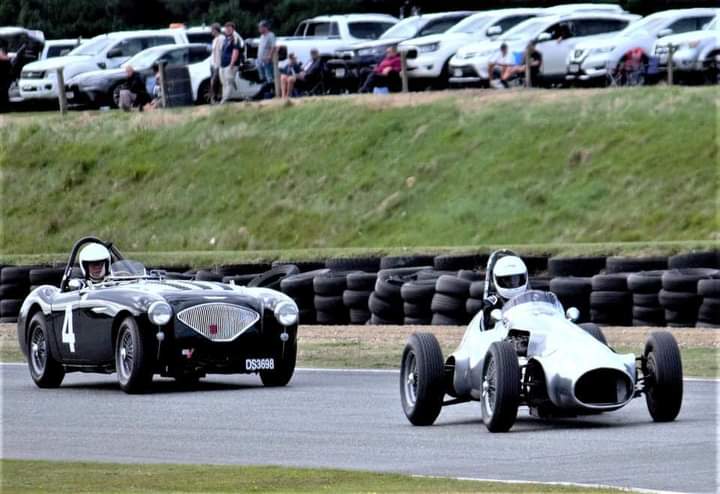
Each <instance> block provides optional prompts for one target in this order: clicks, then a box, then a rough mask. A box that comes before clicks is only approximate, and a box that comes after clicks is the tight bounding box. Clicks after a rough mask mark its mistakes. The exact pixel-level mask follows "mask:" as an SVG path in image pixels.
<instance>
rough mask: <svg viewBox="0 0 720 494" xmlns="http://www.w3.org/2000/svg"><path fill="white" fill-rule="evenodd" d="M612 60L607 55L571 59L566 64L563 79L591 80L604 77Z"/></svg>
mask: <svg viewBox="0 0 720 494" xmlns="http://www.w3.org/2000/svg"><path fill="white" fill-rule="evenodd" d="M611 65H612V61H611V59H610V58H608V57H607V56H588V57H586V58H584V59H582V60H573V59H571V60H570V61H569V62H568V64H567V73H566V75H565V79H566V80H568V81H592V80H597V79H599V78H605V77H607V75H608V66H611Z"/></svg>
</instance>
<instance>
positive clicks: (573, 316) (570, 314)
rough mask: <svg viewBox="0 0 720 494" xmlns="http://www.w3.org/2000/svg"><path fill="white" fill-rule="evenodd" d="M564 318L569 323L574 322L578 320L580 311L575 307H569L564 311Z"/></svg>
mask: <svg viewBox="0 0 720 494" xmlns="http://www.w3.org/2000/svg"><path fill="white" fill-rule="evenodd" d="M565 317H567V318H568V320H569V321H572V322H575V321H577V320H578V319H580V311H579V310H578V308H577V307H570V308H569V309H568V310H567V311H565Z"/></svg>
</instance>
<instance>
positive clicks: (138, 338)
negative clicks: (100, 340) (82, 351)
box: [115, 317, 153, 394]
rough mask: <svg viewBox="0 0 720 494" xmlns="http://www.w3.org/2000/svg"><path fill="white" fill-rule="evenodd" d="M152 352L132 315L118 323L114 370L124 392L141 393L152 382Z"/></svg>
mask: <svg viewBox="0 0 720 494" xmlns="http://www.w3.org/2000/svg"><path fill="white" fill-rule="evenodd" d="M151 358H152V352H151V351H150V348H148V344H147V340H146V339H145V338H143V335H142V334H141V333H140V328H138V325H137V322H136V321H135V319H134V318H132V317H127V318H125V319H124V320H123V321H122V322H121V323H120V329H119V330H118V333H117V340H116V344H115V370H116V372H117V375H118V382H119V383H120V388H121V389H122V390H123V391H125V392H126V393H130V394H134V393H143V392H145V391H146V390H147V388H148V387H149V386H150V383H151V382H152V377H153V369H152V361H151Z"/></svg>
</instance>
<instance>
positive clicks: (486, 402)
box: [480, 341, 521, 432]
mask: <svg viewBox="0 0 720 494" xmlns="http://www.w3.org/2000/svg"><path fill="white" fill-rule="evenodd" d="M520 381H521V374H520V364H519V363H518V356H517V352H516V351H515V347H514V346H513V345H512V343H510V342H509V341H496V342H495V343H493V344H492V345H490V349H489V350H488V352H487V354H486V355H485V362H484V364H483V380H482V396H481V398H480V404H481V405H482V413H483V422H484V423H485V427H487V429H488V430H489V431H490V432H507V431H509V430H510V428H511V427H512V426H513V424H514V423H515V419H516V418H517V412H518V407H519V406H520Z"/></svg>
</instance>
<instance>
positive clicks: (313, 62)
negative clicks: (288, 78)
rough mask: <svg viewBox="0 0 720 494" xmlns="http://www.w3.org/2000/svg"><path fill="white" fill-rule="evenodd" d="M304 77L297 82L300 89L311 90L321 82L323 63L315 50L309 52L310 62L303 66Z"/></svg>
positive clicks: (323, 70)
mask: <svg viewBox="0 0 720 494" xmlns="http://www.w3.org/2000/svg"><path fill="white" fill-rule="evenodd" d="M303 72H304V77H303V78H302V79H300V80H299V82H300V83H299V84H298V86H299V87H301V88H302V89H312V88H313V87H314V86H316V85H317V84H319V83H320V82H321V81H322V77H323V72H325V62H324V61H323V59H322V58H321V57H320V52H319V51H318V49H317V48H313V49H312V50H310V60H308V61H307V62H306V63H305V65H303Z"/></svg>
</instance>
